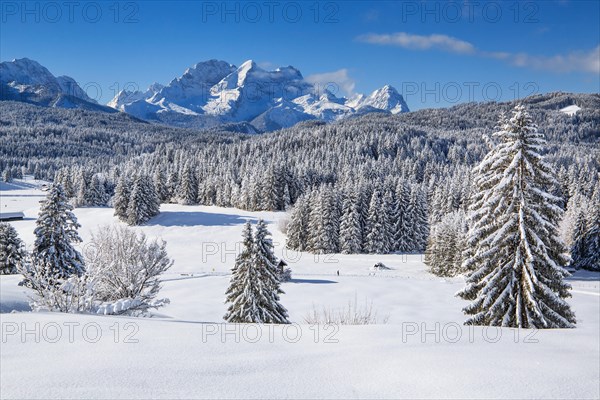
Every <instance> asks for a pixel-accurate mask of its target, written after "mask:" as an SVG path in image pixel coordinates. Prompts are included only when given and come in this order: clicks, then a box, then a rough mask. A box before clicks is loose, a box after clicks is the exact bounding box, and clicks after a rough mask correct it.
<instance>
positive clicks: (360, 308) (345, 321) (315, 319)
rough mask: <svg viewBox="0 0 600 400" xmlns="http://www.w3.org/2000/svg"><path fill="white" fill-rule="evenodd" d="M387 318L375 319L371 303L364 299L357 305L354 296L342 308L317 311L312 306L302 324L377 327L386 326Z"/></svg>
mask: <svg viewBox="0 0 600 400" xmlns="http://www.w3.org/2000/svg"><path fill="white" fill-rule="evenodd" d="M388 319H389V317H388V316H384V317H383V318H381V319H379V318H377V311H375V310H373V302H372V301H371V302H369V301H368V300H367V299H365V303H364V304H362V305H359V304H358V298H357V296H354V302H352V301H348V305H347V306H346V307H344V308H338V309H332V308H325V307H323V308H322V309H320V310H319V309H318V308H317V307H316V306H314V305H313V309H312V311H311V312H310V313H308V314H307V315H306V316H305V317H304V322H306V323H307V324H310V325H328V324H331V325H377V324H387V322H388Z"/></svg>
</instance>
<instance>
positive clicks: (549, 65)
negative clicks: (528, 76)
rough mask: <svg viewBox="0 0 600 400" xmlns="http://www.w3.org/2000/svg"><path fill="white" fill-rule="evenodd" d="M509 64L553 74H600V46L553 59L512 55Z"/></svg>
mask: <svg viewBox="0 0 600 400" xmlns="http://www.w3.org/2000/svg"><path fill="white" fill-rule="evenodd" d="M508 60H509V63H510V64H511V65H514V66H517V67H528V68H533V69H537V70H546V71H552V72H559V73H561V72H573V71H580V72H591V73H594V74H600V46H598V47H596V48H595V49H592V50H590V51H588V52H585V51H574V52H572V53H569V54H566V55H561V54H558V55H555V56H552V57H546V56H535V55H529V54H526V53H517V54H512V55H511V56H510V57H509V58H508Z"/></svg>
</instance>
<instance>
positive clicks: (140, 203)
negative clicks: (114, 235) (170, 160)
mask: <svg viewBox="0 0 600 400" xmlns="http://www.w3.org/2000/svg"><path fill="white" fill-rule="evenodd" d="M113 206H114V208H115V215H116V216H117V217H119V219H120V220H121V221H124V222H127V223H128V224H129V225H141V224H143V223H145V222H147V221H148V220H150V218H152V217H154V216H156V215H158V214H159V212H160V198H159V196H158V193H157V191H156V186H155V185H154V182H153V181H152V178H151V177H150V176H148V175H145V174H138V175H137V176H135V178H133V180H131V179H129V178H128V177H126V176H125V175H121V177H120V179H119V182H118V184H117V187H116V189H115V196H114V199H113Z"/></svg>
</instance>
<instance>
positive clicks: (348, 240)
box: [340, 189, 362, 254]
mask: <svg viewBox="0 0 600 400" xmlns="http://www.w3.org/2000/svg"><path fill="white" fill-rule="evenodd" d="M340 250H341V252H342V253H344V254H357V253H360V252H361V251H362V226H361V223H360V211H359V209H358V195H357V193H356V192H355V191H354V189H351V190H350V192H349V193H347V195H346V196H345V197H344V201H343V203H342V219H341V222H340Z"/></svg>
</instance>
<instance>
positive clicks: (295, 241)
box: [286, 195, 310, 251]
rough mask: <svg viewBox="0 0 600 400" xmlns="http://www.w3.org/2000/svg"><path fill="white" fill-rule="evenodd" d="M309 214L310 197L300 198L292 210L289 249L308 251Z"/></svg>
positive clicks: (288, 232)
mask: <svg viewBox="0 0 600 400" xmlns="http://www.w3.org/2000/svg"><path fill="white" fill-rule="evenodd" d="M309 212H310V210H309V208H308V196H305V195H304V196H300V197H299V198H298V200H297V201H296V204H295V205H294V208H293V209H292V212H291V215H290V222H289V224H288V226H287V237H288V239H287V243H286V246H287V247H288V248H289V249H292V250H298V251H304V250H306V243H307V230H308V217H309Z"/></svg>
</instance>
